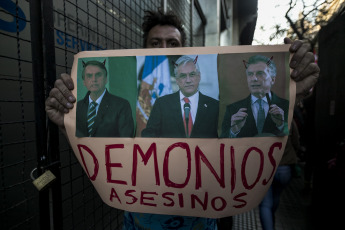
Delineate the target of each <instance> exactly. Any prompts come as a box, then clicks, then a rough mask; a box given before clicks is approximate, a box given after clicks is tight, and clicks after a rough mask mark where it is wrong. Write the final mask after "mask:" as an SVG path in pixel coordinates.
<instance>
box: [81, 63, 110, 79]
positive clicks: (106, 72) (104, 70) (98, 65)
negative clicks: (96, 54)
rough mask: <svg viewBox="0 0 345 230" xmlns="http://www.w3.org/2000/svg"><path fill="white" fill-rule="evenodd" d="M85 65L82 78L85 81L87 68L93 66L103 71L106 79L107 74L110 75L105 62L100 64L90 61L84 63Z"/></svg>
mask: <svg viewBox="0 0 345 230" xmlns="http://www.w3.org/2000/svg"><path fill="white" fill-rule="evenodd" d="M82 63H83V67H84V68H83V71H82V73H81V78H82V79H83V80H84V78H85V68H86V67H87V66H89V65H93V66H97V67H98V68H100V69H101V70H103V72H104V74H105V77H107V74H108V71H107V68H105V60H104V62H103V63H102V62H99V61H88V62H86V63H85V62H84V61H82Z"/></svg>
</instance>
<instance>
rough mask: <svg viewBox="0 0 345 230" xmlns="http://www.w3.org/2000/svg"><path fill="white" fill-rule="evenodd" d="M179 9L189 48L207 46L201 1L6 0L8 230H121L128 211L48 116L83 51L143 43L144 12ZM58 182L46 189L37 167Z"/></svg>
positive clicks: (1, 11)
mask: <svg viewBox="0 0 345 230" xmlns="http://www.w3.org/2000/svg"><path fill="white" fill-rule="evenodd" d="M160 7H161V8H167V9H168V10H173V11H174V12H176V14H177V15H178V16H180V17H181V19H182V20H183V22H184V26H185V29H186V34H187V43H186V45H187V46H203V45H204V41H205V38H204V36H205V35H204V27H205V23H206V20H205V17H204V16H203V13H202V11H201V8H200V5H199V3H198V1H197V0H189V1H187V0H170V1H169V0H167V1H164V0H88V1H85V0H59V1H52V0H31V1H29V0H1V1H0V39H1V43H0V65H1V68H0V87H1V91H0V92H1V97H0V207H1V209H0V223H1V226H2V227H1V228H2V229H120V228H121V226H122V222H123V219H122V211H120V210H116V209H114V208H110V207H108V206H107V205H105V204H104V203H103V202H102V201H101V199H100V198H99V196H98V194H97V192H96V191H95V189H94V188H93V186H92V184H91V183H90V181H89V179H88V178H87V176H86V175H85V173H84V172H83V170H82V168H81V166H80V164H79V163H78V161H77V160H76V158H75V157H74V154H73V152H72V150H71V149H70V147H69V145H68V142H67V141H66V139H65V138H64V136H63V135H61V134H59V132H58V130H57V128H56V127H55V126H54V125H52V124H51V123H50V122H49V121H48V120H47V119H46V116H45V111H44V100H45V98H46V96H47V95H48V93H49V91H50V89H51V88H52V87H53V83H54V81H55V79H56V76H59V75H60V74H61V73H65V72H67V73H69V72H70V71H71V67H72V63H73V56H74V54H76V53H78V52H80V51H83V50H98V49H128V48H130V49H133V48H141V47H142V32H141V24H142V18H143V15H144V10H156V9H157V8H160ZM35 168H37V170H36V171H34V176H37V175H40V174H41V173H42V172H43V171H45V170H46V169H50V170H51V171H52V172H53V173H54V174H55V176H57V180H56V181H55V183H53V185H52V186H51V187H50V188H48V189H45V190H43V191H41V192H38V191H37V190H36V188H35V187H34V186H33V185H32V183H31V182H32V180H31V178H30V173H31V172H32V170H33V169H35Z"/></svg>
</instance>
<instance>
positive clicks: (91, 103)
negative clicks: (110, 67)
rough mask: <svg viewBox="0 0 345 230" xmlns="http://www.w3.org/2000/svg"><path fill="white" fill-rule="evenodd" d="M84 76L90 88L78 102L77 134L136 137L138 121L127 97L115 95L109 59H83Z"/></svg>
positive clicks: (87, 86)
mask: <svg viewBox="0 0 345 230" xmlns="http://www.w3.org/2000/svg"><path fill="white" fill-rule="evenodd" d="M82 63H83V70H82V80H83V84H84V86H85V87H86V88H87V90H88V92H87V94H86V95H85V97H84V98H83V99H82V100H79V101H78V103H77V115H76V118H77V119H76V136H77V137H132V136H133V132H134V123H133V118H132V110H131V107H130V105H129V103H128V101H127V100H125V99H123V98H121V97H118V96H115V95H112V94H110V93H109V92H108V90H107V89H106V84H107V82H108V78H107V69H106V67H105V61H104V62H103V63H101V62H98V61H88V62H86V63H85V62H82Z"/></svg>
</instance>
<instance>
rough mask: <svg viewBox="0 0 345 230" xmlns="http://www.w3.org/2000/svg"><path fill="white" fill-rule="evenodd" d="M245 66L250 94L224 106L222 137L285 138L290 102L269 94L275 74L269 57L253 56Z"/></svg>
mask: <svg viewBox="0 0 345 230" xmlns="http://www.w3.org/2000/svg"><path fill="white" fill-rule="evenodd" d="M245 67H246V75H247V83H248V88H249V91H250V95H249V96H248V97H246V98H245V99H243V100H240V101H238V102H235V103H233V104H230V105H228V106H227V107H226V112H225V116H224V120H223V124H222V134H221V137H230V138H236V137H254V136H284V135H288V129H287V121H288V111H289V101H288V100H285V99H283V98H280V97H278V96H277V95H276V94H274V93H273V92H272V91H271V88H272V86H273V84H274V83H275V80H276V72H277V70H276V65H275V63H274V62H273V60H272V58H271V59H270V58H268V57H265V56H262V55H255V56H252V57H250V58H249V61H248V62H245Z"/></svg>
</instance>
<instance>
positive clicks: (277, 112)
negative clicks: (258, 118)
mask: <svg viewBox="0 0 345 230" xmlns="http://www.w3.org/2000/svg"><path fill="white" fill-rule="evenodd" d="M268 113H269V114H271V118H272V121H273V122H274V123H275V124H276V126H277V127H280V126H282V125H283V124H284V110H282V109H281V108H280V107H278V106H277V105H275V104H273V105H271V106H270V110H268Z"/></svg>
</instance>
